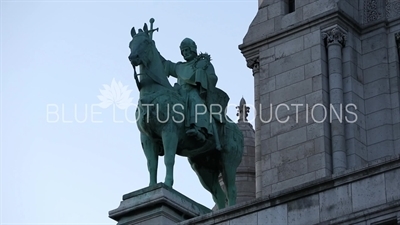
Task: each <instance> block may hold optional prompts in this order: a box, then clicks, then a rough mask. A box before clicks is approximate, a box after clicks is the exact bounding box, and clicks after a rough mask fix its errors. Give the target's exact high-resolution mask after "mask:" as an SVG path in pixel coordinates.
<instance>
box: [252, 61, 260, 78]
mask: <svg viewBox="0 0 400 225" xmlns="http://www.w3.org/2000/svg"><path fill="white" fill-rule="evenodd" d="M252 70H253V76H254V74H256V73H259V72H260V63H259V62H258V60H257V61H256V62H255V63H254V64H253V68H252Z"/></svg>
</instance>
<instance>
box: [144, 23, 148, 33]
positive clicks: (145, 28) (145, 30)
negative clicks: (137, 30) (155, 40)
mask: <svg viewBox="0 0 400 225" xmlns="http://www.w3.org/2000/svg"><path fill="white" fill-rule="evenodd" d="M143 30H144V32H146V34H147V33H149V28H147V24H146V23H144V26H143Z"/></svg>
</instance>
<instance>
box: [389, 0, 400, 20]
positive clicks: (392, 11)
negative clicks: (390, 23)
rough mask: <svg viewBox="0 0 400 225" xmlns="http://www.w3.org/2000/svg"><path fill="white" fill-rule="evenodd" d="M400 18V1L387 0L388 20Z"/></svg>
mask: <svg viewBox="0 0 400 225" xmlns="http://www.w3.org/2000/svg"><path fill="white" fill-rule="evenodd" d="M398 16H400V0H386V18H388V19H391V18H395V17H398Z"/></svg>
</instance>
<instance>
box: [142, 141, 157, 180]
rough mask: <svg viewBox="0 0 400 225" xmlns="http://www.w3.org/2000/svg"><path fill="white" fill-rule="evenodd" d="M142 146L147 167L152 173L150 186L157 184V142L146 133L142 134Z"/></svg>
mask: <svg viewBox="0 0 400 225" xmlns="http://www.w3.org/2000/svg"><path fill="white" fill-rule="evenodd" d="M140 140H141V142H142V148H143V151H144V154H145V156H146V159H147V169H148V170H149V174H150V184H149V186H152V185H155V184H157V165H158V152H157V151H158V149H157V145H156V144H155V142H154V141H153V140H152V139H151V138H149V137H148V136H147V135H145V134H140Z"/></svg>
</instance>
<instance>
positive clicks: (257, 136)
mask: <svg viewBox="0 0 400 225" xmlns="http://www.w3.org/2000/svg"><path fill="white" fill-rule="evenodd" d="M247 66H248V67H249V68H251V69H252V70H253V77H254V108H255V113H254V115H255V128H256V129H255V130H256V132H255V163H256V174H255V175H256V198H258V197H261V195H262V165H261V163H262V162H261V132H260V129H261V120H260V117H259V114H260V110H261V109H260V63H259V61H258V58H255V59H253V60H251V61H250V62H248V63H247Z"/></svg>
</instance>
